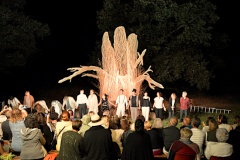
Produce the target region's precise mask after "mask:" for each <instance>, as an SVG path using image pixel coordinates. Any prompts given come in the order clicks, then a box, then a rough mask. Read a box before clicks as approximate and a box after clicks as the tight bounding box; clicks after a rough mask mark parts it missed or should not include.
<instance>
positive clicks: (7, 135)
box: [1, 110, 12, 141]
mask: <svg viewBox="0 0 240 160" xmlns="http://www.w3.org/2000/svg"><path fill="white" fill-rule="evenodd" d="M5 116H6V120H5V121H3V122H2V126H1V129H2V132H3V134H2V135H3V136H2V139H3V140H7V141H9V140H11V139H12V132H11V129H10V126H9V119H10V116H11V110H7V111H6V112H5Z"/></svg>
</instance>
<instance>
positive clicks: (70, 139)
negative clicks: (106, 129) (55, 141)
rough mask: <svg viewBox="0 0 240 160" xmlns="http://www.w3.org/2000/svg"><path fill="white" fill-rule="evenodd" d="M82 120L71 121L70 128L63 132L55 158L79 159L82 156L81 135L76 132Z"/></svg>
mask: <svg viewBox="0 0 240 160" xmlns="http://www.w3.org/2000/svg"><path fill="white" fill-rule="evenodd" d="M81 125H82V122H81V121H80V120H73V121H72V128H73V129H72V130H69V131H66V132H64V133H63V136H62V140H61V147H60V151H59V153H58V156H57V160H74V159H77V160H80V159H82V157H83V156H84V143H83V137H82V136H81V135H80V134H78V131H79V129H80V128H81Z"/></svg>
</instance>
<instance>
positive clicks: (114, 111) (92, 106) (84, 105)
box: [8, 89, 190, 122]
mask: <svg viewBox="0 0 240 160" xmlns="http://www.w3.org/2000/svg"><path fill="white" fill-rule="evenodd" d="M177 103H178V102H177V95H176V93H171V95H170V97H169V99H168V103H165V100H164V98H163V95H162V93H161V92H160V91H158V92H156V97H155V98H154V99H153V103H152V102H151V98H150V96H149V95H148V92H147V91H145V92H144V93H143V95H142V96H139V94H137V90H136V89H133V90H132V94H131V95H130V96H129V97H127V96H126V95H125V94H124V90H123V89H120V90H119V94H118V96H117V99H116V101H115V102H111V101H109V100H108V95H107V94H106V93H103V95H102V96H101V98H100V100H99V101H98V97H97V95H96V94H95V92H94V90H93V89H91V90H90V93H89V96H87V95H86V94H85V92H84V89H80V93H79V94H78V95H77V97H76V100H75V98H73V97H72V96H64V98H63V102H62V103H61V102H59V101H58V100H53V101H52V102H51V107H52V108H54V110H55V112H57V113H58V114H59V115H61V113H62V110H71V111H72V113H73V117H74V118H79V119H81V118H82V117H83V115H85V114H87V113H89V112H90V111H91V112H93V113H97V114H99V115H111V116H113V115H117V116H118V117H122V116H126V115H130V116H131V119H132V121H133V122H134V121H135V120H136V118H137V116H138V115H139V114H142V115H143V116H144V117H145V119H146V121H148V120H149V114H150V112H155V115H156V118H161V119H163V111H168V118H169V119H170V118H171V117H172V116H174V114H175V111H176V108H177ZM179 103H180V120H182V119H183V117H185V116H187V114H188V109H189V107H190V99H189V98H188V97H187V92H186V91H183V92H182V96H181V97H180V100H179ZM166 104H167V105H166ZM8 105H9V106H11V107H15V106H20V107H25V109H27V110H28V111H30V112H31V111H32V109H35V110H41V109H42V110H43V112H45V113H46V114H47V113H48V112H49V111H50V108H48V107H47V105H46V102H45V101H44V100H40V101H37V102H35V100H34V97H33V96H32V95H31V94H30V92H29V91H26V92H25V95H24V100H23V104H21V103H20V101H19V100H18V99H17V98H16V97H13V96H11V97H10V98H9V99H8ZM76 110H78V112H75V111H76ZM183 114H184V115H183Z"/></svg>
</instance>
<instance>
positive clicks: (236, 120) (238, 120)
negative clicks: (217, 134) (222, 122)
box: [232, 115, 240, 129]
mask: <svg viewBox="0 0 240 160" xmlns="http://www.w3.org/2000/svg"><path fill="white" fill-rule="evenodd" d="M239 123H240V116H239V115H235V116H234V118H233V125H232V129H235V128H236V127H237V126H238V124H239Z"/></svg>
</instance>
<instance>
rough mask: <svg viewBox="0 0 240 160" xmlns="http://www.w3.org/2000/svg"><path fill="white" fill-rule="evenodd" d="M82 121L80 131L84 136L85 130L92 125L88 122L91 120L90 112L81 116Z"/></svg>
mask: <svg viewBox="0 0 240 160" xmlns="http://www.w3.org/2000/svg"><path fill="white" fill-rule="evenodd" d="M81 121H82V126H81V128H80V130H79V131H78V133H79V134H80V135H81V136H82V137H84V134H85V132H86V131H87V130H88V129H89V128H90V126H89V125H88V123H90V121H91V117H90V116H89V115H88V114H85V115H83V117H82V118H81Z"/></svg>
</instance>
